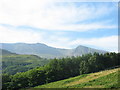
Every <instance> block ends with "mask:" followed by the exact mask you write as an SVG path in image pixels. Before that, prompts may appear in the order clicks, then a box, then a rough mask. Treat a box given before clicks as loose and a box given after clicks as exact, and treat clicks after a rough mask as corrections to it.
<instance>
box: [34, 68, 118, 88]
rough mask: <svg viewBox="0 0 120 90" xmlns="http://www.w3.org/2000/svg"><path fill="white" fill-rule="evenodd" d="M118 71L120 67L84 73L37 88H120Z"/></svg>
mask: <svg viewBox="0 0 120 90" xmlns="http://www.w3.org/2000/svg"><path fill="white" fill-rule="evenodd" d="M118 70H119V71H118ZM118 73H120V68H116V69H111V70H105V71H101V72H96V73H90V74H83V75H80V76H76V77H73V78H69V79H65V80H61V81H57V82H52V83H48V84H45V85H40V86H37V87H35V88H115V87H119V88H120V85H118Z"/></svg>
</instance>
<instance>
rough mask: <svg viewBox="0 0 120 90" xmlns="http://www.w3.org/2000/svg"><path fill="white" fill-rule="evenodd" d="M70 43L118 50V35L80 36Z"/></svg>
mask: <svg viewBox="0 0 120 90" xmlns="http://www.w3.org/2000/svg"><path fill="white" fill-rule="evenodd" d="M70 45H86V46H92V47H97V48H100V49H102V50H108V51H115V52H117V51H118V36H108V37H100V38H90V39H89V38H87V39H85V38H80V39H76V40H74V41H72V42H71V43H70Z"/></svg>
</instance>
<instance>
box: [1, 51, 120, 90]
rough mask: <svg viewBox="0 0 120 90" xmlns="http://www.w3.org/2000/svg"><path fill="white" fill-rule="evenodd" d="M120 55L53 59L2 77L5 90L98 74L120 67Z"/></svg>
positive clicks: (92, 55)
mask: <svg viewBox="0 0 120 90" xmlns="http://www.w3.org/2000/svg"><path fill="white" fill-rule="evenodd" d="M119 56H120V53H105V54H98V53H94V54H86V55H82V56H77V57H74V56H73V57H66V58H61V59H56V58H55V59H52V60H50V62H49V63H48V64H46V65H44V66H41V67H37V68H34V69H31V70H29V71H26V72H19V73H16V74H15V75H9V74H7V73H5V74H3V75H2V78H3V81H2V82H3V89H4V90H6V89H20V88H30V87H34V86H37V85H42V84H46V83H50V82H54V81H58V80H63V79H66V78H69V77H74V76H78V75H82V74H88V73H93V72H98V71H101V70H105V69H108V68H111V67H115V66H119V65H120V58H119Z"/></svg>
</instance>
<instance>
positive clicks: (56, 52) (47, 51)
mask: <svg viewBox="0 0 120 90" xmlns="http://www.w3.org/2000/svg"><path fill="white" fill-rule="evenodd" d="M1 44H2V48H3V49H5V50H8V51H11V52H14V53H17V54H33V55H38V56H40V57H43V58H55V57H56V58H59V57H66V56H80V55H83V54H88V53H94V52H98V53H105V51H102V50H97V49H93V48H89V47H85V46H81V45H79V46H78V47H76V48H74V49H61V48H54V47H50V46H47V45H45V44H41V43H36V44H27V43H11V44H10V43H0V45H1Z"/></svg>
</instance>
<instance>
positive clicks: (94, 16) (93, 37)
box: [0, 0, 118, 52]
mask: <svg viewBox="0 0 120 90" xmlns="http://www.w3.org/2000/svg"><path fill="white" fill-rule="evenodd" d="M0 11H1V12H0V42H2V43H18V42H24V43H44V44H47V45H49V46H53V47H57V48H75V47H77V46H78V45H84V46H88V47H92V48H96V49H103V50H107V51H115V52H117V51H118V7H117V2H84V3H83V2H65V1H64V2H60V1H59V2H55V1H52V0H50V1H48V0H42V1H40V0H10V1H6V0H4V1H2V0H1V1H0Z"/></svg>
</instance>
